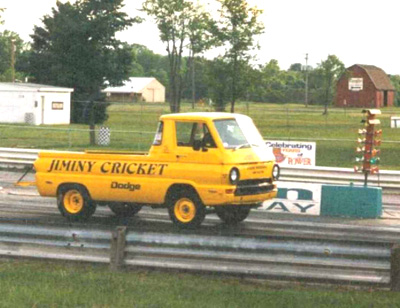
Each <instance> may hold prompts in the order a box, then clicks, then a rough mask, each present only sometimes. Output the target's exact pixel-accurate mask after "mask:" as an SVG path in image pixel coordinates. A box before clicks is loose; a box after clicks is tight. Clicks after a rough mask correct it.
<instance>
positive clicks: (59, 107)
mask: <svg viewBox="0 0 400 308" xmlns="http://www.w3.org/2000/svg"><path fill="white" fill-rule="evenodd" d="M51 109H53V110H63V109H64V102H52V103H51Z"/></svg>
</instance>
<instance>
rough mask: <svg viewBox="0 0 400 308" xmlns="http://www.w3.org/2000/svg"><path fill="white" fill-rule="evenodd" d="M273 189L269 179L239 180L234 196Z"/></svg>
mask: <svg viewBox="0 0 400 308" xmlns="http://www.w3.org/2000/svg"><path fill="white" fill-rule="evenodd" d="M273 189H274V185H273V184H272V181H271V179H256V180H243V181H239V183H238V184H237V187H236V190H235V196H249V195H259V194H265V193H268V192H270V191H271V190H273Z"/></svg>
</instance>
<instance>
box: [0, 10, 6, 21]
mask: <svg viewBox="0 0 400 308" xmlns="http://www.w3.org/2000/svg"><path fill="white" fill-rule="evenodd" d="M5 10H6V9H5V8H1V7H0V25H2V24H4V20H3V16H2V15H3V14H2V13H3V12H4V11H5Z"/></svg>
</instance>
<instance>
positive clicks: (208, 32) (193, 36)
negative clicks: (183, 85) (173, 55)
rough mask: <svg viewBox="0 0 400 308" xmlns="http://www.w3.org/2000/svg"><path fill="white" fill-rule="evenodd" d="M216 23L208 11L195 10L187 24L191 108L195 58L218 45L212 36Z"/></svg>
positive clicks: (194, 92) (194, 90) (194, 91)
mask: <svg viewBox="0 0 400 308" xmlns="http://www.w3.org/2000/svg"><path fill="white" fill-rule="evenodd" d="M215 28H216V24H215V21H214V20H212V19H211V17H210V15H209V13H207V12H204V11H200V10H199V11H195V12H194V16H193V20H192V22H191V23H190V24H189V41H190V48H189V58H188V66H189V67H190V72H191V76H190V77H191V78H190V79H191V90H192V108H194V104H195V102H196V78H195V75H196V73H195V72H196V59H197V57H196V56H197V55H199V54H201V53H203V52H204V51H206V50H208V49H210V48H211V47H213V46H215V45H218V40H217V39H216V38H215V37H214V35H213V33H214V32H215Z"/></svg>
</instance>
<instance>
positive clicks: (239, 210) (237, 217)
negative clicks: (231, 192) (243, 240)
mask: <svg viewBox="0 0 400 308" xmlns="http://www.w3.org/2000/svg"><path fill="white" fill-rule="evenodd" d="M250 210H251V208H250V207H241V206H219V207H215V212H216V213H217V216H218V217H219V219H221V220H222V221H223V222H225V223H227V224H237V223H239V222H241V221H243V220H245V219H246V218H247V216H249V214H250Z"/></svg>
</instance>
